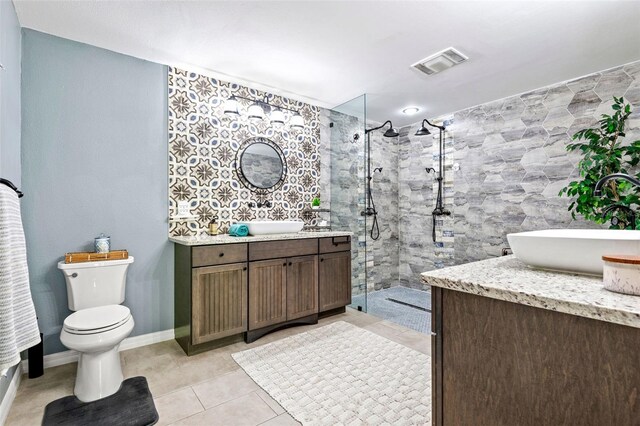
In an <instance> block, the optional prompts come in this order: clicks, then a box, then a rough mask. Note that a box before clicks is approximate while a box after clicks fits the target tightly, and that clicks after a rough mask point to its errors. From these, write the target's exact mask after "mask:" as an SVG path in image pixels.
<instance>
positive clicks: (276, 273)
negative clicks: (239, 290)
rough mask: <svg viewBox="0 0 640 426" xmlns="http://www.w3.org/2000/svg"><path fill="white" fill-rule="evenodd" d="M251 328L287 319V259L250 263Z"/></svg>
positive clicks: (254, 328) (266, 325)
mask: <svg viewBox="0 0 640 426" xmlns="http://www.w3.org/2000/svg"><path fill="white" fill-rule="evenodd" d="M249 275H250V277H251V278H250V279H249V295H250V296H249V330H256V329H259V328H262V327H268V326H270V325H274V324H278V323H281V322H285V321H286V320H287V260H286V259H272V260H261V261H256V262H251V263H249Z"/></svg>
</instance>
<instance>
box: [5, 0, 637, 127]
mask: <svg viewBox="0 0 640 426" xmlns="http://www.w3.org/2000/svg"><path fill="white" fill-rule="evenodd" d="M14 3H15V6H16V10H17V13H18V17H19V19H20V22H21V24H22V26H24V27H27V28H32V29H35V30H38V31H42V32H45V33H50V34H54V35H57V36H60V37H65V38H69V39H72V40H77V41H81V42H84V43H88V44H92V45H95V46H99V47H103V48H106V49H110V50H113V51H116V52H121V53H125V54H128V55H132V56H136V57H139V58H143V59H147V60H150V61H155V62H159V63H163V64H169V65H175V66H180V67H184V68H188V69H193V70H196V71H201V72H208V73H209V74H211V75H214V76H218V77H222V78H226V79H228V80H233V81H236V82H239V83H244V84H248V85H250V86H253V87H256V88H259V89H267V90H270V91H272V92H275V93H280V94H283V95H287V96H290V97H293V98H296V99H300V100H304V101H308V102H311V103H314V104H317V105H321V106H325V107H332V106H335V105H338V104H341V103H343V102H345V101H348V100H349V99H351V98H354V97H356V96H359V95H361V94H362V93H367V95H368V103H367V116H368V118H371V119H373V120H376V121H384V120H386V119H392V120H393V121H394V124H396V125H404V124H408V123H412V122H415V121H418V120H419V119H421V118H422V117H423V116H428V117H434V116H437V115H440V114H444V113H447V112H453V111H456V110H459V109H462V108H466V107H469V106H472V105H477V104H480V103H484V102H488V101H491V100H494V99H499V98H502V97H505V96H509V95H513V94H517V93H521V92H524V91H528V90H531V89H535V88H538V87H541V86H545V85H548V84H551V83H555V82H559V81H563V80H567V79H571V78H574V77H579V76H582V75H585V74H589V73H591V72H594V71H599V70H602V69H606V68H610V67H613V66H616V65H620V64H624V63H627V62H631V61H633V60H638V59H640V25H639V24H638V22H640V2H638V1H570V2H564V1H535V2H533V1H502V2H488V1H475V2H458V1H411V2H408V1H188V2H184V1H165V2H159V1H150V0H147V1H140V0H137V1H133V0H131V1H112V0H88V1H57V0H53V1H51V0H50V1H31V0H14ZM449 46H453V47H456V48H457V49H459V50H461V51H462V52H463V53H465V54H467V55H468V56H469V57H470V59H469V61H467V62H466V63H464V64H461V65H459V66H457V67H454V68H451V69H449V70H447V71H445V72H443V73H442V74H437V75H435V76H431V77H428V76H424V75H422V74H420V73H418V72H417V71H415V70H413V69H411V68H410V65H411V64H413V63H414V62H416V61H418V60H420V59H422V58H424V57H426V56H429V55H430V54H432V53H435V52H437V51H439V50H442V49H444V48H446V47H449ZM408 105H415V106H418V107H420V108H421V111H420V113H419V114H418V115H417V116H412V117H409V116H406V115H404V114H402V113H401V112H400V110H401V109H402V108H404V107H405V106H408Z"/></svg>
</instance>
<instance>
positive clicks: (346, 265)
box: [318, 237, 351, 312]
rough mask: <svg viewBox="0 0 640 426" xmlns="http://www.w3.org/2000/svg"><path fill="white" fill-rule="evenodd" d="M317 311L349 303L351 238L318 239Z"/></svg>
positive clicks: (341, 306) (340, 306)
mask: <svg viewBox="0 0 640 426" xmlns="http://www.w3.org/2000/svg"><path fill="white" fill-rule="evenodd" d="M319 247H320V255H319V257H320V265H319V267H318V269H319V271H318V288H319V291H318V294H319V311H320V312H327V311H331V310H333V309H337V308H343V307H344V306H346V305H350V304H351V238H350V237H334V238H321V239H320V245H319Z"/></svg>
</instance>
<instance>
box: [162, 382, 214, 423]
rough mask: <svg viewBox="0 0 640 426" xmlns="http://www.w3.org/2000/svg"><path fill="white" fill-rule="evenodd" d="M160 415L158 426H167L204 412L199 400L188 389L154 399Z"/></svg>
mask: <svg viewBox="0 0 640 426" xmlns="http://www.w3.org/2000/svg"><path fill="white" fill-rule="evenodd" d="M154 402H155V404H156V409H157V410H158V414H159V415H160V420H159V421H158V423H157V424H158V426H161V425H168V424H171V423H174V422H177V421H178V420H182V419H184V418H187V417H189V416H193V415H194V414H197V413H200V412H202V411H204V407H203V406H202V404H200V400H199V399H198V397H197V396H196V394H195V393H194V392H193V389H191V388H190V387H188V388H184V389H181V390H179V391H176V392H171V393H168V394H166V395H164V396H161V397H159V398H155V399H154Z"/></svg>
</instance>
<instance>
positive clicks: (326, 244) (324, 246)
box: [320, 236, 351, 253]
mask: <svg viewBox="0 0 640 426" xmlns="http://www.w3.org/2000/svg"><path fill="white" fill-rule="evenodd" d="M349 250H351V237H349V236H345V237H331V238H320V253H335V252H339V251H349Z"/></svg>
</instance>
